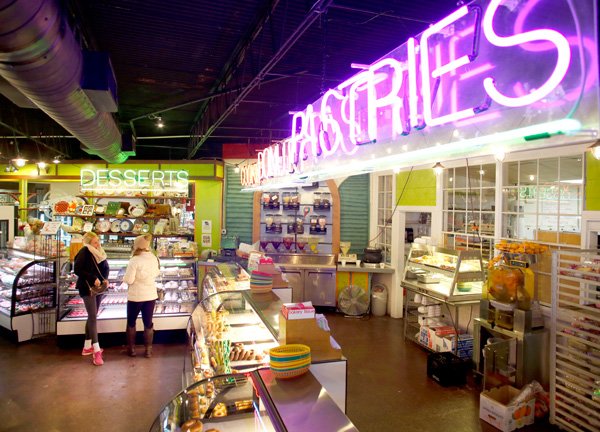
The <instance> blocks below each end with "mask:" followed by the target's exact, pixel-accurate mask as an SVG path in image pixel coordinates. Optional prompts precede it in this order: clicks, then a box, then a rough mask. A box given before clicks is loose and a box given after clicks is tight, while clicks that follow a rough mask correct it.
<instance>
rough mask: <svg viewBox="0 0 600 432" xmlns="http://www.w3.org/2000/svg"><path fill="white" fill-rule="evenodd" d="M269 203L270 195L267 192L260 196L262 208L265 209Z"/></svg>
mask: <svg viewBox="0 0 600 432" xmlns="http://www.w3.org/2000/svg"><path fill="white" fill-rule="evenodd" d="M270 202H271V194H270V193H269V192H263V194H262V204H263V206H264V207H267V206H268V205H269V203H270Z"/></svg>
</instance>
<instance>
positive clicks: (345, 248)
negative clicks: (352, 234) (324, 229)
mask: <svg viewBox="0 0 600 432" xmlns="http://www.w3.org/2000/svg"><path fill="white" fill-rule="evenodd" d="M351 245H352V243H351V242H349V241H341V242H340V251H341V252H342V253H341V254H339V255H338V263H341V264H342V265H348V264H352V263H353V264H355V265H356V266H357V267H360V260H359V259H358V258H357V256H356V254H351V253H348V252H350V246H351Z"/></svg>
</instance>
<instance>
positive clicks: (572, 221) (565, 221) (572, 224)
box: [560, 216, 581, 233]
mask: <svg viewBox="0 0 600 432" xmlns="http://www.w3.org/2000/svg"><path fill="white" fill-rule="evenodd" d="M560 231H562V232H576V233H579V232H581V217H580V216H561V217H560Z"/></svg>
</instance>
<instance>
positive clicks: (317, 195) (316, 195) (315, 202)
mask: <svg viewBox="0 0 600 432" xmlns="http://www.w3.org/2000/svg"><path fill="white" fill-rule="evenodd" d="M313 206H314V208H321V192H315V193H314V194H313Z"/></svg>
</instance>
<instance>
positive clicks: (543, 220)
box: [539, 215, 558, 231]
mask: <svg viewBox="0 0 600 432" xmlns="http://www.w3.org/2000/svg"><path fill="white" fill-rule="evenodd" d="M539 227H540V231H558V216H557V215H553V216H551V215H544V217H540V221H539Z"/></svg>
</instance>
